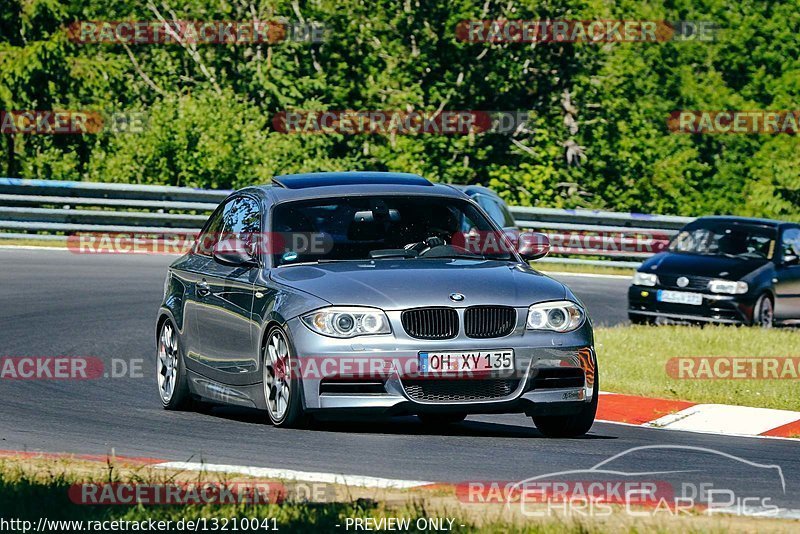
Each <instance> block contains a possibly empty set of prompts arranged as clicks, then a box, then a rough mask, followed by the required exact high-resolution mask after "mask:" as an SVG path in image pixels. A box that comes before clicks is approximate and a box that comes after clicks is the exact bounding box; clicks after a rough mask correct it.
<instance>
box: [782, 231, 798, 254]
mask: <svg viewBox="0 0 800 534" xmlns="http://www.w3.org/2000/svg"><path fill="white" fill-rule="evenodd" d="M781 241H782V242H783V250H782V253H783V255H782V257H781V259H782V260H784V261H785V260H786V258H787V256H794V257H800V228H787V229H786V230H784V231H783V237H782V239H781ZM795 261H797V260H795Z"/></svg>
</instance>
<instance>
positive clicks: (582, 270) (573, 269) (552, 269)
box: [531, 261, 636, 276]
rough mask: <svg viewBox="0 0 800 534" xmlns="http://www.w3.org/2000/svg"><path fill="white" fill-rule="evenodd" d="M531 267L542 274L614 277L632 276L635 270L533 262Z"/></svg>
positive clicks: (631, 268)
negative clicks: (603, 275) (604, 275)
mask: <svg viewBox="0 0 800 534" xmlns="http://www.w3.org/2000/svg"><path fill="white" fill-rule="evenodd" d="M531 266H532V267H533V268H534V269H536V270H537V271H542V272H543V273H577V274H606V275H616V276H633V273H635V272H636V269H634V268H633V267H603V266H599V265H576V264H574V263H549V262H548V263H544V262H538V261H533V262H531Z"/></svg>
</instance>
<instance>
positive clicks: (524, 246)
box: [517, 232, 550, 261]
mask: <svg viewBox="0 0 800 534" xmlns="http://www.w3.org/2000/svg"><path fill="white" fill-rule="evenodd" d="M517 252H519V255H520V256H522V257H523V258H524V259H526V260H528V261H531V260H538V259H540V258H544V257H545V256H547V255H548V254H549V253H550V238H549V237H547V236H546V235H545V234H541V233H539V232H523V233H521V234H520V235H519V241H518V242H517Z"/></svg>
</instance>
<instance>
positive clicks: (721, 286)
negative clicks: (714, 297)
mask: <svg viewBox="0 0 800 534" xmlns="http://www.w3.org/2000/svg"><path fill="white" fill-rule="evenodd" d="M748 289H750V287H749V286H748V285H747V282H736V281H734V280H711V281H710V282H709V283H708V290H709V291H711V292H712V293H726V294H728V295H743V294H744V293H747V290H748Z"/></svg>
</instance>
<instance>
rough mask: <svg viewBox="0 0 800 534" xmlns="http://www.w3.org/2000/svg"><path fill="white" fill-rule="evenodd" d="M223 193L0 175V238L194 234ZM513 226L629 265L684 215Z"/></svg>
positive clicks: (599, 216)
mask: <svg viewBox="0 0 800 534" xmlns="http://www.w3.org/2000/svg"><path fill="white" fill-rule="evenodd" d="M230 193H231V191H224V190H205V189H194V188H190V187H174V186H155V185H135V184H114V183H96V182H65V181H56V180H26V179H18V178H0V239H2V238H16V239H20V238H24V239H41V240H57V239H66V237H67V236H68V235H72V234H76V233H82V232H101V233H122V234H188V233H192V232H196V231H197V230H198V229H199V228H200V227H201V226H202V225H203V223H204V222H205V220H206V219H207V218H208V215H209V213H210V212H211V211H213V209H214V208H215V207H216V206H217V204H218V203H219V202H220V201H222V200H223V199H224V198H225V197H226V196H228V195H229V194H230ZM511 212H512V213H513V215H514V217H515V218H516V220H517V224H518V226H519V227H520V228H523V229H529V230H538V231H542V232H544V233H546V234H548V235H549V236H550V240H551V245H552V253H551V256H550V257H548V258H544V259H542V260H539V261H544V262H557V263H567V264H570V263H572V264H582V265H599V266H619V267H636V266H638V265H640V260H641V259H643V258H646V257H647V256H650V255H652V254H654V253H655V252H658V250H660V248H663V247H664V246H665V245H666V243H667V242H668V240H669V239H670V238H671V237H672V236H674V235H675V233H677V230H678V229H679V228H681V227H682V226H683V225H685V224H686V223H688V222H690V221H691V220H692V218H690V217H676V216H670V215H645V214H637V213H618V212H609V211H595V210H569V209H552V208H526V207H511Z"/></svg>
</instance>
